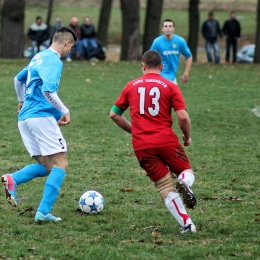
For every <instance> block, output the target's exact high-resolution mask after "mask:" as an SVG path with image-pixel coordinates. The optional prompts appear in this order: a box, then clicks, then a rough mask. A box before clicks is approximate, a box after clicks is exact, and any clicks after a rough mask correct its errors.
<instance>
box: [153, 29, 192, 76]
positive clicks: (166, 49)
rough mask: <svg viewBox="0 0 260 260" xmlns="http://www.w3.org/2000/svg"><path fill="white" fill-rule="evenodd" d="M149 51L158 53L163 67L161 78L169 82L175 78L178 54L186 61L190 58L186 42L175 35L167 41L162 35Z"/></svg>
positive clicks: (178, 59) (155, 40)
mask: <svg viewBox="0 0 260 260" xmlns="http://www.w3.org/2000/svg"><path fill="white" fill-rule="evenodd" d="M151 50H154V51H158V52H159V53H160V55H161V57H162V63H163V66H164V67H163V70H162V72H161V76H162V77H165V78H167V79H168V80H171V81H174V80H175V78H176V75H177V71H178V67H179V62H180V54H182V55H183V56H184V57H185V58H186V59H188V58H189V57H191V56H192V55H191V52H190V49H189V47H188V45H187V43H186V41H185V40H184V39H183V38H182V37H181V36H179V35H176V34H174V35H173V37H172V39H171V40H167V39H166V38H165V36H164V35H161V36H159V37H157V38H155V39H154V41H153V44H152V46H151Z"/></svg>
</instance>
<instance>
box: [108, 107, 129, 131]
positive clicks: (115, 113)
mask: <svg viewBox="0 0 260 260" xmlns="http://www.w3.org/2000/svg"><path fill="white" fill-rule="evenodd" d="M123 113H124V110H123V109H121V108H120V107H118V106H116V105H114V106H113V107H112V108H111V111H110V118H111V119H112V120H113V121H114V122H115V123H116V124H117V125H118V126H119V127H121V128H122V129H123V130H125V131H126V132H128V133H130V134H131V133H132V125H131V123H129V122H128V121H127V119H126V118H125V117H124V116H123Z"/></svg>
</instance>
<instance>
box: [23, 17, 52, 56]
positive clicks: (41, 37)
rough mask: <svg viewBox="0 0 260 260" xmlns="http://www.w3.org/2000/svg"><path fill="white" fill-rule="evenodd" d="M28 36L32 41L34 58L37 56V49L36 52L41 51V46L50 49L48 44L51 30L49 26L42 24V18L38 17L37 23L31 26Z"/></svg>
mask: <svg viewBox="0 0 260 260" xmlns="http://www.w3.org/2000/svg"><path fill="white" fill-rule="evenodd" d="M27 36H28V38H29V39H31V40H32V57H33V56H34V55H35V47H37V50H36V52H39V51H40V46H41V45H44V46H45V47H46V48H48V47H49V44H48V42H47V40H48V38H49V29H48V26H47V25H46V24H45V23H43V22H42V18H41V17H40V16H37V17H36V19H35V23H34V24H32V25H31V26H30V28H29V30H28V32H27Z"/></svg>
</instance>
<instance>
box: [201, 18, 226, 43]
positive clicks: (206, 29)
mask: <svg viewBox="0 0 260 260" xmlns="http://www.w3.org/2000/svg"><path fill="white" fill-rule="evenodd" d="M212 22H213V23H214V26H215V27H216V34H217V35H216V36H215V35H212V32H211V29H210V21H209V20H207V21H205V22H204V23H203V24H202V28H201V33H202V35H203V37H204V38H205V39H206V40H208V41H213V40H217V38H218V36H219V37H220V38H222V32H221V29H220V26H219V23H218V21H217V20H213V21H212Z"/></svg>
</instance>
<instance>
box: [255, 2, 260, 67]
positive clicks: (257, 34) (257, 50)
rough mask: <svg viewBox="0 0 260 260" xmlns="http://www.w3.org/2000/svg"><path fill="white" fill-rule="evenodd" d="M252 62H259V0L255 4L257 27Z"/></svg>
mask: <svg viewBox="0 0 260 260" xmlns="http://www.w3.org/2000/svg"><path fill="white" fill-rule="evenodd" d="M255 45H256V46H255V56H254V63H260V0H258V5H257V29H256V43H255Z"/></svg>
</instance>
